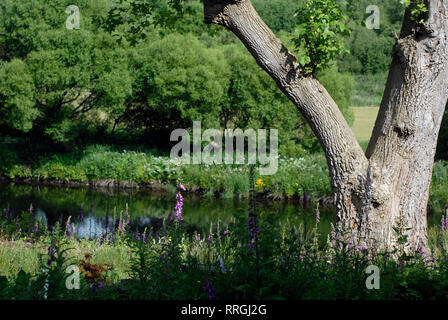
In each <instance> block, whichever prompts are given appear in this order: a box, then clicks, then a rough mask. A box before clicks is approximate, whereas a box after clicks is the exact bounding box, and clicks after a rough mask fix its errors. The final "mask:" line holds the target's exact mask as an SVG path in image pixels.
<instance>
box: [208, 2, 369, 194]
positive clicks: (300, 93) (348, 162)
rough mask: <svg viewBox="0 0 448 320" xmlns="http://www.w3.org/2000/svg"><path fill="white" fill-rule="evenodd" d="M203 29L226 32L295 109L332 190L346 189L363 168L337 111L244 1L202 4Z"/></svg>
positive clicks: (358, 150)
mask: <svg viewBox="0 0 448 320" xmlns="http://www.w3.org/2000/svg"><path fill="white" fill-rule="evenodd" d="M204 16H205V22H206V23H214V24H218V25H222V26H224V27H226V28H228V29H229V30H231V31H232V32H233V33H234V34H235V35H236V36H237V37H238V38H239V39H240V40H241V41H242V42H243V44H244V45H245V46H246V48H247V49H248V50H249V52H250V53H251V54H252V55H253V57H254V58H255V60H256V62H257V63H258V65H259V66H260V67H261V68H263V69H264V70H265V71H266V72H267V73H268V74H269V75H270V76H271V77H272V78H273V79H274V80H275V82H276V83H277V85H278V87H279V88H280V89H281V90H282V91H283V92H284V93H285V95H286V96H287V97H288V98H289V99H290V100H291V101H292V102H293V103H294V104H295V105H296V107H297V108H298V110H299V111H300V112H301V113H302V115H303V116H304V118H305V119H306V121H307V122H308V123H309V124H310V126H311V128H312V130H313V131H314V133H315V134H316V136H317V138H318V139H319V141H320V143H321V145H322V147H323V149H324V152H325V154H326V157H327V162H328V165H329V169H330V176H331V178H332V179H331V180H332V186H333V187H334V188H341V187H342V186H343V185H347V182H348V180H352V179H353V177H354V176H357V175H358V173H360V172H363V171H364V169H366V168H367V166H368V161H367V158H366V157H365V156H364V153H363V151H362V149H361V147H360V146H359V144H358V142H357V140H356V138H355V136H354V135H353V132H352V131H351V129H350V128H349V126H348V124H347V122H346V121H345V119H344V117H343V115H342V113H341V112H340V110H339V108H338V106H337V105H336V103H335V102H334V101H333V99H332V98H331V96H330V95H329V94H328V92H327V91H326V90H325V88H324V87H323V86H322V85H321V84H320V83H319V81H318V80H317V79H316V78H315V77H314V76H305V75H304V73H303V71H302V69H301V67H300V65H299V64H298V63H297V57H296V56H295V55H294V54H292V53H291V52H290V51H289V50H288V49H287V48H286V47H285V46H284V45H283V44H282V43H281V41H280V40H279V39H278V38H277V37H276V36H275V35H274V33H273V32H272V31H271V30H270V29H269V27H268V26H267V25H266V24H265V23H264V21H263V20H262V19H261V18H260V16H259V15H258V13H257V12H256V11H255V9H254V7H253V6H252V4H251V2H250V1H249V0H215V1H213V0H204Z"/></svg>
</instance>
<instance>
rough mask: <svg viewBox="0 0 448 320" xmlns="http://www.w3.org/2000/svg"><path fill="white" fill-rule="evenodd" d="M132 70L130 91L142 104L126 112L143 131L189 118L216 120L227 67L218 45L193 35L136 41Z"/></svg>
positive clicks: (181, 124)
mask: <svg viewBox="0 0 448 320" xmlns="http://www.w3.org/2000/svg"><path fill="white" fill-rule="evenodd" d="M133 69H134V70H135V73H136V77H135V81H134V88H133V91H134V94H135V95H136V97H139V98H140V101H139V102H140V103H141V107H140V108H138V109H134V110H132V111H130V115H129V116H130V119H132V120H131V121H132V122H133V123H134V125H139V123H143V124H144V126H145V127H146V128H147V129H148V130H154V129H160V127H162V128H171V129H172V128H185V127H187V126H188V127H190V126H191V124H192V120H196V121H202V122H203V124H202V125H203V126H205V127H217V126H218V125H219V123H218V121H217V120H218V115H219V111H220V105H221V104H222V103H223V100H224V98H225V94H226V92H227V88H228V75H227V74H228V71H227V64H226V61H225V59H224V56H223V54H222V53H221V52H219V51H218V50H216V49H213V48H206V47H205V45H204V44H202V43H201V42H200V41H199V40H198V39H197V38H196V37H194V36H192V35H189V34H187V35H177V34H170V35H168V36H166V37H164V38H162V39H155V40H153V41H152V42H151V43H148V44H147V45H145V46H141V47H140V48H139V49H138V51H137V53H136V55H135V58H134V62H133ZM171 129H170V130H171Z"/></svg>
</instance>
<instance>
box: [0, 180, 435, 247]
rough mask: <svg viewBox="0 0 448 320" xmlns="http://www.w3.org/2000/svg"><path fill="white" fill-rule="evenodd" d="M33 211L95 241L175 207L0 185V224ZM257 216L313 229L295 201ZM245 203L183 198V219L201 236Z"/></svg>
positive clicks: (135, 196)
mask: <svg viewBox="0 0 448 320" xmlns="http://www.w3.org/2000/svg"><path fill="white" fill-rule="evenodd" d="M31 204H32V206H33V214H34V215H35V216H37V218H38V219H41V220H42V221H43V222H44V223H45V224H46V225H47V226H48V227H50V228H51V227H52V226H54V225H55V223H56V222H59V223H60V224H61V225H62V226H65V225H66V222H67V219H68V218H69V217H70V221H71V224H72V225H73V226H74V231H75V234H77V235H78V236H80V237H84V236H86V237H89V238H95V237H100V236H101V235H103V234H104V233H105V232H106V230H110V229H112V228H114V227H115V228H116V227H117V224H118V221H119V219H120V215H121V216H122V217H123V216H124V215H125V214H126V207H127V208H128V209H127V212H128V214H129V217H130V227H131V229H133V230H135V231H137V230H138V231H140V232H142V231H143V230H144V229H145V228H147V229H149V228H150V227H153V228H154V229H157V228H158V227H160V226H161V224H162V222H163V219H164V218H166V217H167V216H168V214H169V212H170V211H171V210H172V209H173V208H174V206H175V205H176V199H175V194H174V193H167V192H155V191H151V190H148V189H145V190H137V189H126V190H117V189H93V188H87V187H59V186H47V185H45V186H44V185H35V184H34V185H30V184H17V183H1V184H0V218H1V219H5V218H6V219H11V218H14V217H17V216H20V215H21V213H22V212H23V211H28V210H29V208H30V206H31ZM258 205H259V208H258V213H263V214H275V215H276V216H278V217H279V219H287V218H288V217H296V216H299V218H300V219H301V220H306V221H308V222H311V223H313V221H315V219H316V216H315V212H316V211H315V209H314V208H310V209H308V210H307V211H304V210H303V208H302V206H301V203H300V202H299V201H286V200H285V201H279V200H275V201H274V200H260V201H258ZM247 208H248V200H247V199H238V198H236V199H221V198H204V197H199V196H198V195H194V194H189V193H184V204H183V217H184V220H185V223H186V225H187V229H188V230H190V231H198V232H201V233H206V232H209V230H210V228H211V227H213V228H216V225H217V223H218V222H219V223H220V225H221V226H222V227H223V228H225V225H226V224H227V223H228V222H230V221H231V219H232V218H233V217H235V216H241V215H247ZM333 219H334V214H333V213H332V212H329V211H327V212H325V211H323V210H321V220H320V223H319V231H320V233H321V235H322V240H323V238H326V234H328V232H329V231H330V227H331V226H330V224H331V222H333ZM439 221H440V219H439V217H429V219H428V223H429V225H432V224H437V223H439Z"/></svg>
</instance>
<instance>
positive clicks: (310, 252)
mask: <svg viewBox="0 0 448 320" xmlns="http://www.w3.org/2000/svg"><path fill="white" fill-rule="evenodd" d="M252 182H254V181H253V180H252ZM252 185H255V183H253V184H252ZM182 189H183V186H182ZM179 191H180V190H179ZM250 194H251V196H250V203H251V204H250V206H249V210H248V212H247V213H246V214H241V213H238V214H235V217H234V219H233V220H232V222H231V223H230V224H228V225H225V226H224V225H222V226H220V225H219V224H218V225H217V226H216V228H214V229H213V230H212V231H211V232H209V233H207V234H198V233H194V234H191V233H188V232H186V230H185V225H184V223H185V220H184V218H183V217H182V206H183V198H182V195H181V193H180V192H179V193H178V196H177V204H176V207H175V209H174V210H173V211H172V212H171V214H170V215H169V216H168V217H167V218H166V219H165V223H164V226H163V227H162V229H160V230H147V231H145V232H143V233H133V232H131V231H130V230H129V228H128V223H129V219H128V218H127V216H126V215H123V216H120V220H119V221H118V223H117V224H116V225H114V226H113V228H111V230H110V232H108V234H104V235H103V236H102V237H101V238H99V239H97V240H88V239H85V238H78V237H75V235H74V233H73V230H72V227H71V225H70V222H67V224H66V225H65V226H62V227H61V226H60V225H58V224H56V226H54V227H53V228H52V229H51V230H48V229H47V228H46V227H45V225H43V224H41V223H40V222H39V221H38V220H37V219H35V218H34V215H33V212H32V210H30V211H29V212H24V213H23V214H22V217H20V218H19V219H8V218H7V217H3V218H2V220H1V221H2V223H1V229H0V239H1V245H0V250H1V252H0V253H1V257H2V259H1V263H0V297H1V298H2V299H204V300H215V299H447V298H448V251H447V250H448V232H447V227H446V217H444V219H443V220H442V224H441V226H440V227H439V226H437V227H433V228H432V229H431V230H430V234H429V238H430V247H431V252H420V253H418V254H416V255H414V256H408V255H406V254H404V253H403V252H404V251H403V249H404V248H405V246H406V241H405V240H404V241H403V242H401V243H399V244H398V245H397V247H396V248H395V249H394V250H393V251H391V252H387V253H380V254H378V255H376V256H375V257H374V258H371V257H370V255H369V254H368V250H367V249H366V248H365V247H363V246H356V245H355V244H350V243H338V242H336V241H334V240H332V239H331V238H330V237H329V238H328V240H327V241H326V242H324V243H323V242H321V241H319V234H318V231H317V230H318V228H317V226H318V224H319V220H320V216H319V212H318V210H317V211H314V209H313V211H308V212H307V213H306V214H307V216H308V219H299V217H296V218H294V217H292V218H290V219H287V220H279V219H278V218H277V216H276V215H271V214H262V213H260V212H258V210H257V204H256V197H255V190H251V192H250ZM403 239H405V237H404V238H403ZM394 252H395V253H396V256H398V258H396V259H393V258H392V255H393V254H394ZM370 265H375V266H377V267H378V268H379V271H380V274H379V275H380V278H379V283H380V287H379V289H368V288H367V286H366V283H367V282H369V280H368V277H369V274H368V273H366V269H367V267H368V266H370ZM67 268H69V269H67ZM76 268H78V270H80V283H79V289H67V287H66V283H67V281H68V282H70V281H71V280H70V279H69V277H70V276H72V275H73V270H74V269H76ZM67 270H69V272H68V273H67V272H66V271H67ZM70 283H72V282H70ZM73 283H74V282H73Z"/></svg>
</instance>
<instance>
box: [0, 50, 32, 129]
mask: <svg viewBox="0 0 448 320" xmlns="http://www.w3.org/2000/svg"><path fill="white" fill-rule="evenodd" d="M38 114H39V111H38V109H37V108H36V106H35V103H34V83H33V78H32V76H31V75H30V73H29V71H28V70H27V67H26V65H25V63H24V62H23V61H22V60H20V59H13V60H11V61H10V62H7V63H0V124H1V126H2V127H3V126H6V127H8V128H10V129H16V130H19V131H24V132H27V131H29V130H30V129H31V127H32V124H33V121H34V119H36V117H37V116H38Z"/></svg>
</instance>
